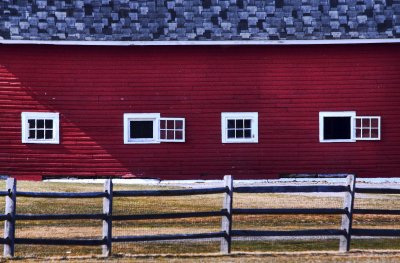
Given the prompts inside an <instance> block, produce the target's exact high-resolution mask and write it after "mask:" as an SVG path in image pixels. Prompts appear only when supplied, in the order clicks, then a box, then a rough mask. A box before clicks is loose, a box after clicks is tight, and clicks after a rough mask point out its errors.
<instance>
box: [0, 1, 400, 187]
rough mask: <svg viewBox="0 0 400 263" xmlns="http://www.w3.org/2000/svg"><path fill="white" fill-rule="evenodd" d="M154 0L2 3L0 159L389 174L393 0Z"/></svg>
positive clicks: (30, 167) (4, 165) (94, 171)
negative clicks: (305, 0) (368, 0)
mask: <svg viewBox="0 0 400 263" xmlns="http://www.w3.org/2000/svg"><path fill="white" fill-rule="evenodd" d="M59 2H63V3H64V5H63V6H61V7H60V5H59ZM80 2H82V3H81V4H82V5H81V4H80ZM159 2H160V1H156V2H154V1H143V2H140V3H138V2H135V1H120V2H119V1H118V3H119V4H118V5H117V4H115V3H114V4H110V3H111V2H109V1H97V2H95V1H92V2H91V4H84V3H83V1H52V2H51V3H50V2H48V1H36V4H28V5H18V4H14V5H12V4H11V3H9V2H5V3H3V4H2V5H1V6H0V16H1V18H0V36H1V38H2V39H0V42H1V43H2V45H0V102H1V103H0V174H3V175H9V176H13V177H17V178H22V179H41V178H43V177H57V176H62V177H66V176H70V177H84V176H86V177H102V176H107V177H108V176H119V177H121V176H127V177H147V178H154V177H155V178H161V179H215V178H218V179H220V178H221V177H222V176H223V175H224V174H232V175H234V176H235V178H241V179H246V178H277V177H279V176H280V175H283V174H290V173H355V174H357V175H358V176H361V177H392V176H398V175H399V172H400V135H399V130H400V122H399V119H400V89H399V88H400V74H399V72H400V44H399V43H400V3H398V1H390V2H389V1H386V3H384V2H383V3H376V4H375V5H371V4H369V3H364V1H363V3H359V1H358V2H354V3H353V4H351V3H350V2H349V3H346V4H343V3H339V2H338V1H328V2H326V1H324V2H322V1H321V2H320V3H310V4H308V5H305V4H302V3H301V1H300V3H297V2H296V1H290V3H286V1H271V2H268V1H267V2H265V3H264V2H262V3H258V4H254V3H253V2H251V1H236V2H235V3H232V1H219V2H218V3H214V2H212V1H200V2H196V1H161V2H162V3H163V4H162V5H160V3H161V2H160V3H159ZM365 2H366V1H365ZM85 3H86V2H85Z"/></svg>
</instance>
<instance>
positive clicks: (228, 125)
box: [221, 112, 258, 143]
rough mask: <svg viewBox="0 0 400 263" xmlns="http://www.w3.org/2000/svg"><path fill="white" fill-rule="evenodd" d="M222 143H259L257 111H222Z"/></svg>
mask: <svg viewBox="0 0 400 263" xmlns="http://www.w3.org/2000/svg"><path fill="white" fill-rule="evenodd" d="M221 128H222V143H257V142H258V113H257V112H223V113H221Z"/></svg>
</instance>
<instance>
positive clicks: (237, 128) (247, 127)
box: [228, 119, 251, 139]
mask: <svg viewBox="0 0 400 263" xmlns="http://www.w3.org/2000/svg"><path fill="white" fill-rule="evenodd" d="M228 138H229V139H243V138H251V120H248V119H236V120H232V119H231V120H229V119H228Z"/></svg>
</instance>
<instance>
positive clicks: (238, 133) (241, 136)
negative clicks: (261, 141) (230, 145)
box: [236, 130, 244, 138]
mask: <svg viewBox="0 0 400 263" xmlns="http://www.w3.org/2000/svg"><path fill="white" fill-rule="evenodd" d="M243 135H244V134H243V130H236V138H243Z"/></svg>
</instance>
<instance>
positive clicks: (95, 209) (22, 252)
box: [0, 181, 400, 262]
mask: <svg viewBox="0 0 400 263" xmlns="http://www.w3.org/2000/svg"><path fill="white" fill-rule="evenodd" d="M4 187H5V186H4V182H1V183H0V188H1V189H4ZM17 188H18V190H19V191H48V192H50V191H51V192H53V191H54V192H90V191H102V188H103V186H102V185H101V184H69V183H68V184H65V183H48V182H47V183H44V182H24V181H18V186H17ZM159 188H160V187H156V186H137V185H115V186H114V189H115V190H134V189H142V190H143V189H159ZM163 189H165V187H163ZM221 205H222V194H221V195H208V196H189V197H161V198H160V197H139V198H138V197H136V198H134V197H132V198H115V199H114V208H113V209H114V214H121V215H122V214H140V213H163V212H189V211H191V212H193V211H216V210H219V209H221ZM341 206H342V198H341V197H338V196H322V197H321V196H315V195H298V194H296V195H294V194H235V197H234V207H235V208H245V207H246V208H277V207H279V208H294V207H296V208H303V207H309V208H317V207H318V208H323V207H324V208H327V207H330V208H339V207H341ZM355 206H356V207H358V208H381V209H385V208H386V209H400V196H397V195H380V196H377V195H364V196H362V198H356V202H355ZM0 209H3V211H4V200H0ZM101 212H102V200H101V198H99V199H45V198H36V199H33V198H22V197H19V198H17V213H19V214H62V213H101ZM340 220H341V217H340V216H338V215H298V216H293V215H276V216H275V215H267V216H266V215H262V216H258V215H257V216H235V217H234V225H233V228H234V229H254V230H256V229H257V230H292V229H316V228H339V226H340ZM220 221H221V219H220V218H218V217H213V218H190V219H171V220H138V221H124V222H118V221H116V222H114V223H113V235H114V236H127V235H151V234H174V233H202V232H212V231H219V229H220ZM353 225H354V227H355V228H388V229H389V228H390V229H399V228H400V216H377V215H368V216H365V215H355V217H354V222H353ZM2 231H3V230H1V232H2ZM101 232H102V222H101V221H100V220H75V221H73V220H71V221H67V220H61V221H18V222H17V225H16V237H27V238H28V237H29V238H101ZM1 234H3V233H1ZM351 245H352V251H351V253H347V254H341V253H337V252H336V251H337V249H338V240H337V239H321V240H301V239H285V240H252V241H249V240H235V241H233V243H232V250H233V253H232V255H230V256H224V255H220V254H218V251H219V241H218V240H207V241H205V242H194V241H186V242H184V241H181V242H140V243H129V244H127V243H118V244H113V254H114V256H113V257H112V258H110V259H107V262H153V261H158V262H189V261H190V262H210V261H212V262H261V261H262V262H265V261H268V262H294V261H298V259H300V258H301V261H302V262H304V261H307V262H360V261H361V262H400V253H399V252H400V238H395V239H392V238H383V239H353V240H352V244H351ZM0 250H2V249H0ZM1 253H2V251H1ZM100 255H101V248H100V247H81V246H78V247H77V246H74V247H65V246H39V245H16V258H15V259H14V260H12V261H21V260H22V261H32V262H35V261H36V262H43V261H63V260H68V261H70V262H94V261H100V262H101V261H105V259H104V258H101V257H99V256H100ZM379 260H380V261H379Z"/></svg>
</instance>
